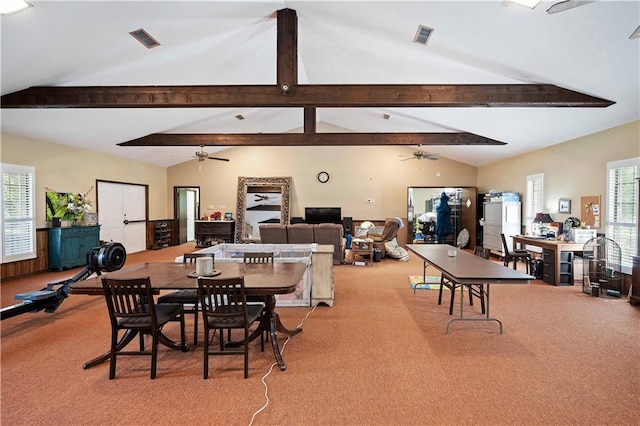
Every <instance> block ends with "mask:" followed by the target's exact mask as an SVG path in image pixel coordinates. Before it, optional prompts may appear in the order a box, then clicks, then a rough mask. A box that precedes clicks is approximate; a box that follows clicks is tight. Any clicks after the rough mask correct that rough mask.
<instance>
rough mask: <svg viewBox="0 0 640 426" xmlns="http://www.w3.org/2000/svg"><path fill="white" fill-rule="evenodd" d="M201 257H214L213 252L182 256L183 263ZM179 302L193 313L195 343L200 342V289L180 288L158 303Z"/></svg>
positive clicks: (163, 297) (188, 311)
mask: <svg viewBox="0 0 640 426" xmlns="http://www.w3.org/2000/svg"><path fill="white" fill-rule="evenodd" d="M199 257H214V254H213V253H185V254H184V255H183V257H182V262H183V263H195V261H196V259H197V258H199ZM164 303H179V304H181V305H182V306H183V307H185V305H186V307H187V309H186V310H185V311H184V312H185V313H186V314H193V344H194V345H197V344H198V290H196V289H186V290H178V291H174V292H172V293H169V294H165V295H164V296H160V297H159V298H158V304H164Z"/></svg>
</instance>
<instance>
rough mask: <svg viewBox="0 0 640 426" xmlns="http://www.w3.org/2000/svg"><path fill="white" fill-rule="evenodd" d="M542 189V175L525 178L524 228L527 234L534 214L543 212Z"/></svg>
mask: <svg viewBox="0 0 640 426" xmlns="http://www.w3.org/2000/svg"><path fill="white" fill-rule="evenodd" d="M543 187H544V174H543V173H538V174H535V175H529V176H527V194H526V205H525V226H526V230H527V232H529V233H531V224H532V223H533V219H535V217H536V213H540V212H542V210H543V207H542V206H543V200H544V198H543V195H544V194H543Z"/></svg>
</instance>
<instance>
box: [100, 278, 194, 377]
mask: <svg viewBox="0 0 640 426" xmlns="http://www.w3.org/2000/svg"><path fill="white" fill-rule="evenodd" d="M102 288H103V290H104V297H105V300H106V302H107V310H108V311H109V320H110V322H111V361H110V364H109V379H113V378H115V376H116V359H117V357H118V355H151V378H152V379H155V378H156V363H157V359H158V337H159V336H160V334H161V331H162V327H163V326H164V325H165V324H166V323H168V322H169V321H172V320H175V319H178V320H179V321H180V343H181V346H182V348H186V345H185V338H184V316H183V312H182V305H180V304H169V303H166V304H163V305H156V304H155V303H154V301H153V291H152V289H151V280H150V279H149V277H145V278H134V279H120V280H119V279H113V278H109V277H103V278H102ZM120 330H125V333H124V334H123V335H122V337H121V338H120V340H118V335H119V333H120ZM138 333H139V334H140V350H139V351H124V348H125V347H126V346H127V344H128V343H130V342H131V340H133V338H134V337H135V335H136V334H138ZM143 334H150V335H151V337H152V343H151V352H149V351H145V349H144V338H143Z"/></svg>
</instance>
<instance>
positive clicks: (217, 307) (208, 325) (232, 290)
mask: <svg viewBox="0 0 640 426" xmlns="http://www.w3.org/2000/svg"><path fill="white" fill-rule="evenodd" d="M198 297H199V299H200V305H201V309H202V319H203V323H204V351H203V352H204V369H203V377H204V378H205V379H207V378H208V377H209V355H243V356H244V378H245V379H246V378H248V377H249V327H250V326H251V324H253V323H254V322H256V321H259V320H260V319H261V318H262V315H263V311H264V305H262V304H248V303H247V300H246V293H245V286H244V277H230V278H203V277H199V278H198ZM231 329H240V330H242V331H243V339H242V341H241V342H240V343H241V345H240V346H241V349H236V347H235V346H234V345H231V344H225V341H224V333H223V331H224V330H231ZM216 330H218V331H219V333H218V336H219V348H218V350H214V349H213V347H212V342H213V339H214V337H215V332H216ZM260 349H261V350H262V351H264V339H263V337H262V334H260Z"/></svg>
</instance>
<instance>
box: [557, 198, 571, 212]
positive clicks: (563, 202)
mask: <svg viewBox="0 0 640 426" xmlns="http://www.w3.org/2000/svg"><path fill="white" fill-rule="evenodd" d="M558 213H571V200H568V199H566V198H560V199H559V200H558Z"/></svg>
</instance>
